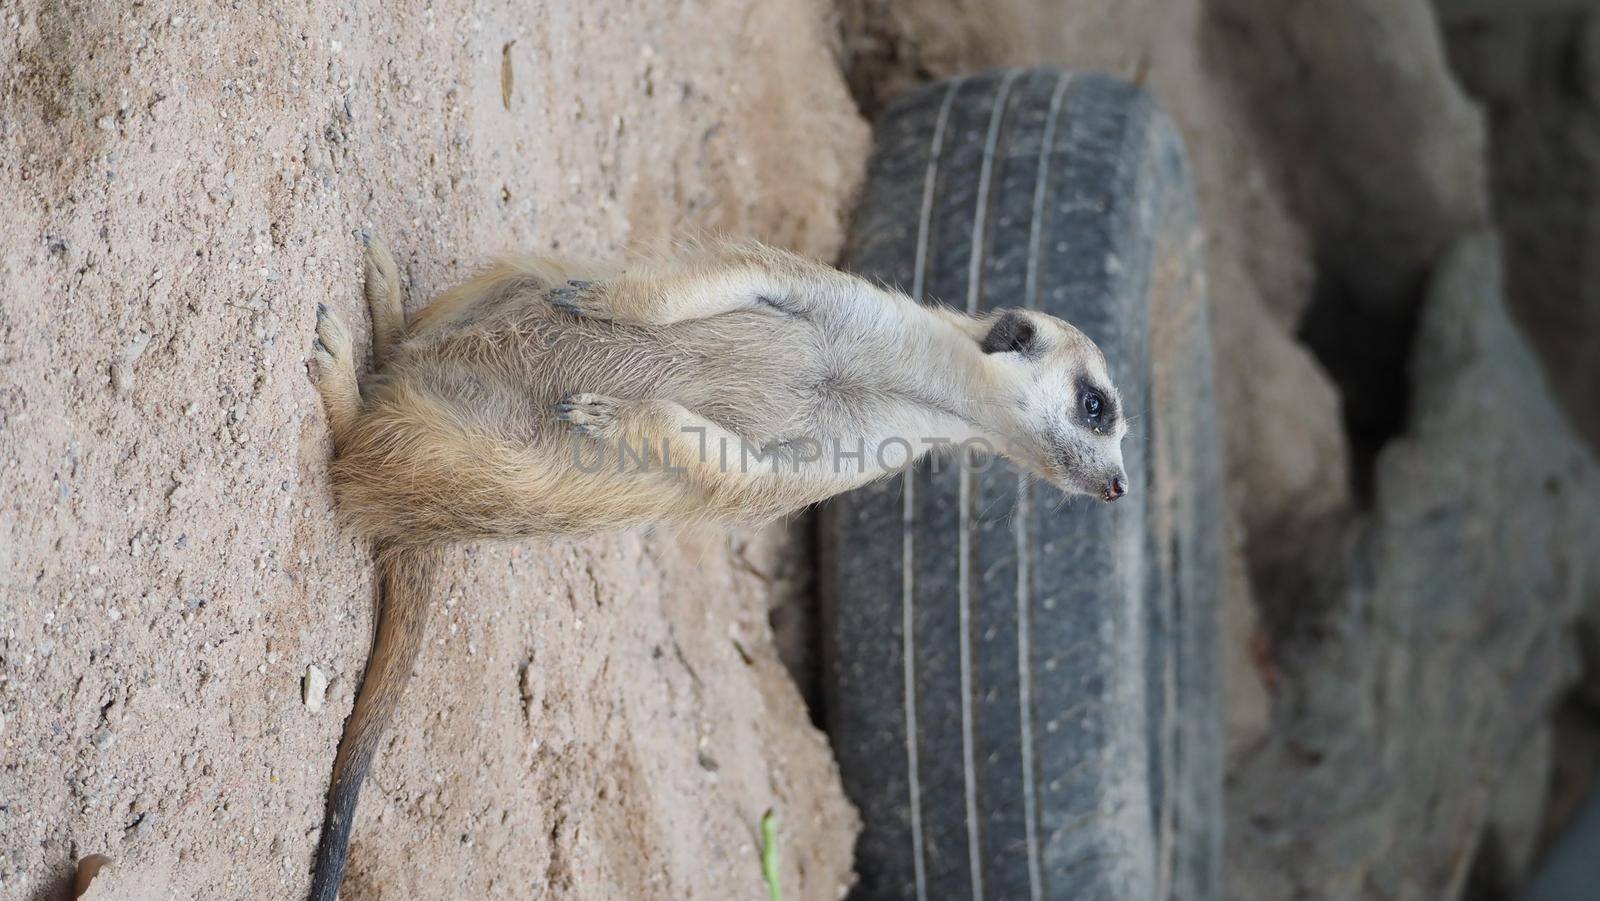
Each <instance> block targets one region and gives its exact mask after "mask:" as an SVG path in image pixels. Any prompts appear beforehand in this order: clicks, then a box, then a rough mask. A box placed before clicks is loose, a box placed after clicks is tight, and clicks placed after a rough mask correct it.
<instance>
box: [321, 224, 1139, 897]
mask: <svg viewBox="0 0 1600 901" xmlns="http://www.w3.org/2000/svg"><path fill="white" fill-rule="evenodd" d="M366 279H367V290H366V295H367V301H368V304H369V306H370V308H371V315H372V319H373V336H374V368H375V371H374V372H373V373H372V374H371V375H370V376H369V377H368V378H367V379H366V381H365V383H364V384H363V385H362V386H361V388H360V389H359V390H358V388H357V379H356V373H355V368H354V367H355V361H354V356H353V349H352V347H351V342H350V338H349V332H348V330H347V329H346V328H345V327H344V325H343V324H342V323H341V322H340V320H339V319H338V317H337V316H335V315H333V314H332V313H330V312H328V311H327V310H325V309H323V310H320V311H319V318H318V343H317V348H316V353H315V363H316V375H317V384H318V386H319V388H320V389H321V392H322V396H323V402H324V405H325V406H326V408H327V412H328V421H329V424H330V427H331V429H332V432H333V437H334V444H335V448H336V458H335V460H334V462H333V465H332V472H333V481H334V488H335V492H336V495H337V500H338V507H339V511H340V514H341V516H342V517H343V518H344V519H345V521H346V522H348V523H349V524H350V525H351V526H352V527H353V528H354V529H355V530H357V531H359V532H360V533H362V534H364V535H366V536H368V537H370V538H372V539H373V540H374V541H375V542H376V543H377V545H378V547H379V548H380V558H379V568H380V577H381V582H382V586H383V588H382V591H383V597H382V604H383V612H382V614H381V618H380V628H379V632H378V637H377V639H376V642H375V644H374V648H373V653H372V658H371V660H370V662H369V664H368V670H367V677H366V679H365V680H364V682H363V685H362V688H361V695H360V698H359V699H358V701H357V704H356V711H355V713H354V714H352V716H351V719H350V721H349V723H348V725H347V727H346V732H345V736H344V739H343V741H342V742H341V746H340V752H339V762H338V764H336V769H335V778H334V786H333V789H331V790H330V801H329V825H328V826H326V827H325V829H324V839H323V847H322V848H321V849H319V856H318V873H317V880H316V883H315V885H314V889H313V897H314V898H322V899H331V897H332V895H331V892H332V891H333V890H335V889H336V888H337V883H338V878H339V874H340V873H341V872H342V870H343V863H344V857H343V855H344V850H345V849H344V841H345V839H346V838H347V836H348V829H349V821H348V818H349V816H350V815H352V814H353V809H354V799H355V794H356V791H357V790H358V788H359V783H360V780H361V778H362V777H363V776H364V773H365V770H366V765H367V762H368V761H369V760H370V756H371V749H372V747H373V746H374V743H375V742H376V738H377V736H378V735H379V734H380V733H381V731H382V729H383V728H384V726H385V724H386V722H387V720H388V719H389V716H390V714H391V713H392V711H393V708H394V705H395V703H396V702H397V700H398V697H399V694H400V691H401V688H402V687H403V685H404V682H405V679H406V677H407V676H408V674H409V672H410V668H411V665H412V661H413V658H414V655H415V652H416V648H417V646H418V643H419V642H420V636H421V630H422V624H423V622H424V620H425V608H426V600H427V585H426V573H427V572H428V570H429V568H430V566H431V561H432V553H433V552H432V551H431V550H430V549H432V548H436V547H438V546H440V545H443V544H447V543H451V542H456V541H462V540H470V539H478V538H507V539H518V538H555V537H567V536H574V535H584V534H591V533H596V532H603V531H610V530H615V529H620V528H627V527H629V526H633V525H637V524H641V523H647V522H683V521H687V520H694V519H713V520H719V521H752V520H763V519H770V518H772V517H776V516H781V515H784V514H787V513H791V512H794V511H796V510H799V509H801V508H803V507H805V506H807V505H809V504H812V503H816V502H818V501H821V500H824V499H826V498H828V497H831V496H833V495H835V494H839V493H841V492H843V491H846V490H849V489H850V488H853V487H855V486H857V485H861V484H864V483H866V482H868V481H871V480H873V479H876V478H880V477H883V476H885V475H888V474H891V473H893V472H896V471H898V470H899V469H902V468H904V466H905V465H906V464H908V463H909V462H910V460H911V459H912V458H913V457H916V456H921V455H923V454H925V453H927V452H928V451H929V450H930V448H931V446H932V445H931V444H929V443H927V442H926V441H925V439H938V440H941V441H947V442H962V441H982V442H984V443H985V444H987V445H988V446H989V447H992V448H995V449H997V450H1000V451H1001V452H1003V453H1006V454H1007V455H1008V456H1010V457H1011V458H1012V459H1013V460H1014V461H1015V462H1017V463H1018V464H1019V465H1020V466H1021V467H1023V468H1024V469H1027V470H1030V471H1032V472H1034V473H1035V474H1037V475H1039V476H1041V477H1042V478H1045V479H1047V480H1048V481H1050V482H1052V483H1054V484H1056V485H1058V486H1060V487H1062V488H1063V489H1064V490H1068V491H1072V492H1085V493H1102V494H1104V493H1105V489H1104V487H1103V486H1106V485H1108V484H1111V483H1110V481H1109V480H1110V479H1111V478H1112V477H1113V476H1116V477H1117V478H1121V479H1125V475H1123V474H1122V471H1121V464H1122V460H1121V450H1120V441H1121V438H1122V435H1123V433H1124V432H1125V430H1126V426H1125V424H1124V422H1123V420H1122V419H1121V418H1120V417H1119V418H1117V419H1115V420H1114V421H1113V420H1109V419H1108V420H1107V421H1106V422H1105V423H1103V425H1104V428H1101V427H1100V426H1099V425H1096V426H1095V427H1093V428H1090V427H1088V426H1085V425H1083V424H1082V423H1079V422H1078V421H1077V419H1075V415H1076V414H1075V413H1074V411H1075V410H1077V408H1078V406H1079V398H1080V395H1079V393H1078V392H1079V391H1080V387H1079V386H1081V385H1085V384H1092V385H1093V386H1095V389H1094V390H1096V391H1097V392H1099V393H1100V394H1102V395H1104V396H1105V397H1106V398H1107V400H1108V402H1110V403H1115V402H1116V400H1117V399H1116V397H1115V389H1114V388H1113V387H1112V386H1111V384H1110V380H1109V377H1108V376H1107V373H1106V366H1105V360H1104V358H1103V357H1102V356H1101V355H1100V352H1099V350H1098V349H1097V348H1095V346H1094V344H1093V343H1092V342H1090V341H1089V340H1088V339H1087V338H1085V337H1084V336H1083V335H1082V333H1081V332H1079V331H1078V330H1076V329H1074V328H1073V327H1072V326H1070V325H1068V324H1067V323H1065V322H1061V321H1060V320H1057V319H1053V318H1051V317H1048V316H1044V315H1042V314H1038V313H1032V312H1029V313H1013V314H1011V315H1012V316H1015V317H1022V318H1024V319H1025V320H1026V322H1027V323H1029V324H1030V328H1029V329H1028V333H1029V334H1030V335H1033V336H1036V340H1034V341H1033V342H1032V343H1031V344H1030V345H1029V347H1028V348H1027V349H1026V350H1025V351H1023V350H1019V351H1016V352H990V353H985V352H984V350H983V347H982V345H983V344H984V342H985V340H986V336H990V335H991V329H997V328H998V324H999V323H1000V321H1001V319H1002V317H1001V316H1000V315H999V314H995V315H991V316H988V317H983V318H976V317H970V316H966V315H963V314H961V313H958V312H955V311H953V310H949V309H944V308H938V307H927V306H922V305H919V304H917V303H915V302H913V301H912V300H911V299H910V298H907V297H906V296H904V295H902V294H899V293H897V292H894V291H890V290H887V289H884V288H881V287H878V286H875V285H872V284H870V283H868V282H866V281H864V280H862V279H860V278H856V277H854V276H851V275H847V274H845V273H842V272H840V271H838V270H836V269H833V268H832V267H829V266H825V265H822V264H820V263H816V262H813V261H810V260H806V259H804V258H802V257H798V256H795V255H793V254H789V253H785V252H782V251H778V250H774V249H771V248H767V247H762V246H760V245H756V244H748V243H746V244H732V243H710V244H703V245H698V246H693V247H687V248H681V249H680V251H679V252H678V253H676V254H668V255H661V256H658V257H656V258H652V259H638V260H634V261H631V262H630V263H629V264H628V265H627V266H626V267H625V268H618V267H613V266H606V265H598V264H587V263H576V262H570V261H568V262H563V261H556V260H548V259H523V260H508V261H502V262H500V263H498V264H496V265H495V266H493V267H492V268H490V269H489V270H488V271H486V272H484V273H483V274H481V275H479V276H477V277H476V278H473V279H471V280H470V281H468V282H467V283H465V284H463V285H461V286H459V287H457V288H455V289H453V290H451V291H448V292H446V293H445V294H443V295H441V296H440V297H439V298H437V299H436V300H434V301H433V302H432V303H431V304H430V305H429V306H428V307H427V308H425V309H424V310H422V311H420V312H419V313H417V314H415V315H413V316H411V317H410V319H409V322H408V321H407V320H406V317H405V316H404V314H403V312H402V305H401V302H400V295H399V275H398V271H397V269H396V267H395V265H394V262H393V260H392V259H391V258H390V255H389V253H388V251H387V250H386V249H385V248H384V246H383V244H382V243H381V242H379V241H377V240H371V241H369V243H368V246H367V263H366ZM899 442H904V443H905V444H906V445H907V447H906V449H907V450H909V451H911V452H912V453H910V454H907V453H905V452H903V451H900V450H899V444H898V443H899ZM858 447H859V448H860V450H861V455H860V458H859V461H858V460H857V458H855V457H854V456H852V455H854V454H855V453H856V451H857V448H858ZM813 448H815V449H816V451H818V452H819V453H813ZM749 451H754V452H755V453H757V454H760V455H761V458H760V459H758V460H756V461H755V462H754V463H752V462H751V461H750V460H749V459H748V457H747V456H746V454H747V452H749ZM841 451H842V453H841ZM669 465H670V466H671V467H672V469H671V470H669V469H668V468H667V467H668V466H669ZM1119 490H1120V489H1119ZM1106 496H1107V497H1108V499H1109V497H1110V496H1111V495H1106Z"/></svg>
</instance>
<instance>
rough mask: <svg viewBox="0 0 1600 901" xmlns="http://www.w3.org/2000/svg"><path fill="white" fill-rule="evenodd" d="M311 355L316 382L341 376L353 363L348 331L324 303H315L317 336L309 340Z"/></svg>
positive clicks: (352, 350) (341, 320)
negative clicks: (313, 339) (311, 340)
mask: <svg viewBox="0 0 1600 901" xmlns="http://www.w3.org/2000/svg"><path fill="white" fill-rule="evenodd" d="M311 357H312V361H313V363H314V366H315V369H314V370H313V373H312V374H313V375H314V376H316V379H317V381H318V382H326V381H328V380H329V379H331V378H335V377H339V376H342V375H344V372H345V370H347V369H351V368H352V367H353V366H354V365H355V363H354V347H353V344H352V342H351V340H350V331H349V330H348V329H346V328H345V326H344V320H343V319H340V318H339V316H338V314H336V313H334V312H333V311H331V310H329V309H328V307H327V305H326V304H320V303H319V304H317V338H316V340H315V341H313V342H311Z"/></svg>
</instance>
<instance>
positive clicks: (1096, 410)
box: [1082, 391, 1105, 422]
mask: <svg viewBox="0 0 1600 901" xmlns="http://www.w3.org/2000/svg"><path fill="white" fill-rule="evenodd" d="M1082 403H1083V415H1085V416H1087V417H1089V421H1090V422H1099V421H1100V414H1101V411H1102V410H1103V408H1104V407H1105V401H1104V400H1102V399H1101V398H1100V395H1099V393H1098V392H1095V391H1085V392H1083V400H1082Z"/></svg>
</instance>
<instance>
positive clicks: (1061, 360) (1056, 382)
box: [981, 310, 1128, 501]
mask: <svg viewBox="0 0 1600 901" xmlns="http://www.w3.org/2000/svg"><path fill="white" fill-rule="evenodd" d="M981 343H982V347H983V352H984V353H985V354H988V355H989V356H990V358H991V359H992V360H993V361H994V362H995V364H996V365H997V366H999V368H1000V369H1001V373H1002V384H1004V385H1006V386H1007V390H1008V391H1009V393H1010V394H1011V396H1010V397H1009V398H1008V400H1009V401H1010V402H1011V409H1010V410H1009V411H1007V413H1008V419H1009V421H1007V422H1006V423H1005V425H1006V426H1007V428H1006V431H1007V432H1008V433H1009V434H1006V435H1004V436H1003V437H1005V438H1006V439H1007V441H1008V443H1009V444H1010V445H1011V446H1010V447H1009V448H1008V456H1010V457H1012V458H1013V460H1015V462H1017V463H1018V464H1020V465H1023V466H1026V467H1027V468H1028V469H1030V470H1032V471H1033V472H1034V473H1035V474H1036V475H1038V476H1040V477H1042V478H1044V479H1046V480H1047V481H1049V482H1050V483H1051V484H1053V485H1055V486H1056V487H1057V488H1059V489H1061V490H1062V491H1065V492H1067V493H1069V494H1091V495H1094V496H1095V497H1098V498H1100V499H1101V500H1105V501H1114V500H1116V499H1117V498H1119V497H1121V496H1122V495H1124V494H1126V493H1127V491H1128V474H1127V471H1126V470H1124V469H1123V466H1122V436H1123V435H1125V434H1127V431H1128V423H1127V419H1126V418H1125V416H1124V415H1123V407H1122V398H1121V396H1120V395H1118V394H1117V389H1116V386H1115V385H1113V384H1111V376H1110V375H1109V374H1108V373H1107V371H1106V358H1105V355H1104V354H1102V353H1101V352H1100V348H1098V347H1096V346H1095V343H1094V342H1093V341H1091V340H1089V338H1088V336H1087V335H1085V334H1084V333H1083V332H1080V331H1078V330H1077V329H1076V328H1073V327H1072V326H1071V325H1070V324H1068V323H1066V322H1063V321H1062V320H1060V319H1057V318H1055V317H1054V316H1047V315H1045V314H1043V313H1038V312H1034V311H1031V310H1006V311H1003V312H1000V313H998V314H996V315H995V316H994V317H992V318H991V319H990V320H989V321H988V331H987V333H985V334H984V336H983V338H982V342H981Z"/></svg>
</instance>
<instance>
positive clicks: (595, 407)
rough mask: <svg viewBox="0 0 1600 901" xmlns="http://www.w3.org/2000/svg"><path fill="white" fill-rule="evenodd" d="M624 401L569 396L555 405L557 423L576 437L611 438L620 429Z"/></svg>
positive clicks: (588, 396) (596, 395)
mask: <svg viewBox="0 0 1600 901" xmlns="http://www.w3.org/2000/svg"><path fill="white" fill-rule="evenodd" d="M621 408H622V401H619V400H616V399H614V398H610V397H606V396H604V395H601V394H569V395H567V396H566V397H563V398H562V399H561V402H560V403H558V404H556V405H555V408H554V412H555V418H556V421H557V422H564V423H566V425H567V431H569V432H572V433H573V434H576V435H589V436H592V437H599V438H605V437H610V436H611V435H612V434H614V433H615V432H616V431H617V429H618V418H619V415H620V413H621Z"/></svg>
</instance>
